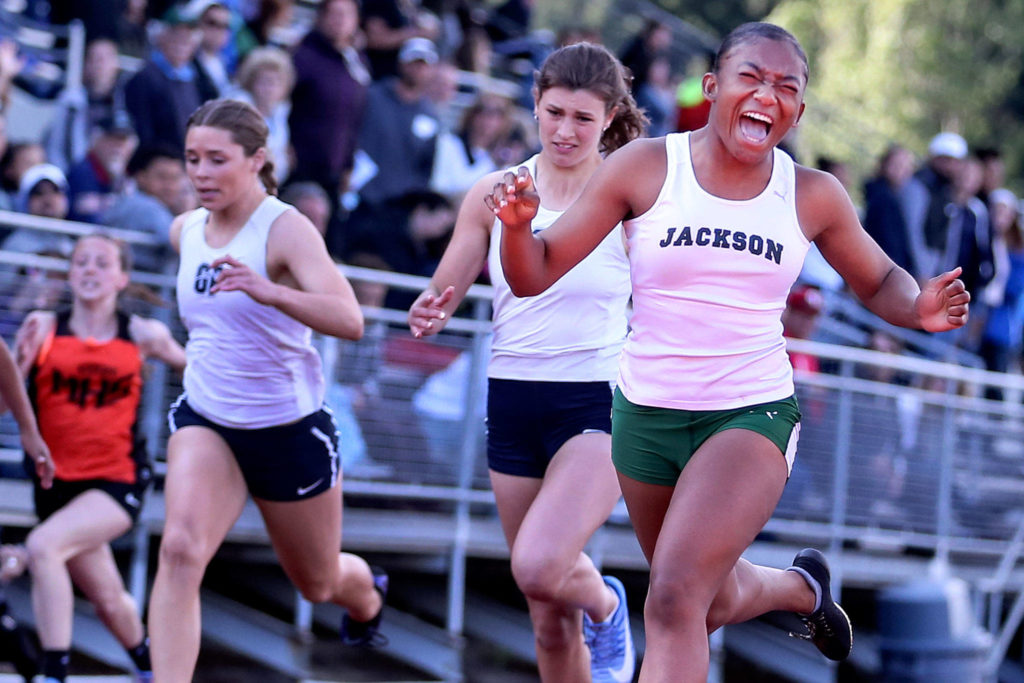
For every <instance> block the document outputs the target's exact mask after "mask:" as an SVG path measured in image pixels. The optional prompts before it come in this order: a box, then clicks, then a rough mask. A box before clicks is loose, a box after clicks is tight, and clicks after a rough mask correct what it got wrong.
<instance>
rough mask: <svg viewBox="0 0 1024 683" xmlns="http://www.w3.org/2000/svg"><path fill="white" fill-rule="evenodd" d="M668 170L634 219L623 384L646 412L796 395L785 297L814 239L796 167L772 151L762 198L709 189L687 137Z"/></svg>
mask: <svg viewBox="0 0 1024 683" xmlns="http://www.w3.org/2000/svg"><path fill="white" fill-rule="evenodd" d="M665 148H666V152H667V154H668V168H667V172H666V175H665V184H664V185H663V186H662V188H661V192H660V193H659V195H658V199H657V200H656V201H655V203H654V206H652V207H651V208H650V210H648V211H647V212H645V213H644V214H643V215H642V216H638V217H636V218H634V219H632V220H628V221H625V222H624V224H623V225H624V227H625V230H626V239H627V243H628V246H629V259H630V264H631V266H632V268H631V272H632V280H633V316H632V318H631V320H630V333H629V337H628V338H627V340H626V346H625V348H624V350H623V353H622V362H621V364H620V368H619V373H620V374H619V387H620V388H621V389H622V392H623V394H624V395H625V397H626V398H627V399H629V400H630V401H632V402H633V403H636V404H638V405H645V406H652V407H659V408H672V409H677V410H726V409H731V408H739V407H742V406H747V405H754V404H757V403H763V402H767V401H775V400H779V399H783V398H787V397H788V396H791V395H792V394H793V392H794V387H793V373H792V368H791V366H790V363H789V357H788V356H787V354H786V342H785V340H784V339H783V336H782V322H781V316H782V311H783V309H784V308H785V305H786V296H787V294H788V293H789V289H790V287H792V285H793V282H794V281H795V280H796V277H797V275H799V273H800V268H801V266H802V265H803V262H804V256H805V255H806V254H807V249H808V247H809V244H810V243H809V242H808V240H807V237H806V236H805V235H804V233H803V231H802V230H801V229H800V224H799V221H798V219H797V213H796V174H795V167H794V164H793V160H792V159H791V158H790V157H789V156H788V155H787V154H786V153H785V152H782V151H781V150H778V149H776V150H774V157H773V165H772V175H771V179H770V180H769V181H768V184H767V186H766V187H765V188H764V191H762V192H761V193H760V194H759V195H757V196H756V197H754V198H753V199H747V200H728V199H722V198H720V197H716V196H714V195H712V194H710V193H708V192H707V191H705V190H704V189H703V188H702V187H701V186H700V184H699V183H698V182H697V178H696V176H695V174H694V170H693V165H692V163H691V160H690V136H689V133H679V134H673V135H669V136H668V137H667V138H666V140H665Z"/></svg>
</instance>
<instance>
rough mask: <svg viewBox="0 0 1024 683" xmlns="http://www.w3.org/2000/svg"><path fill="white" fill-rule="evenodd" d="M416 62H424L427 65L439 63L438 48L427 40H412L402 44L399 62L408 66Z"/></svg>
mask: <svg viewBox="0 0 1024 683" xmlns="http://www.w3.org/2000/svg"><path fill="white" fill-rule="evenodd" d="M416 60H422V61H424V62H426V63H427V64H436V63H437V48H436V47H434V44H433V43H432V42H430V40H428V39H427V38H419V37H417V38H410V39H409V40H407V41H405V42H404V43H402V48H401V49H400V50H399V51H398V62H399V63H400V64H408V63H409V62H415V61H416Z"/></svg>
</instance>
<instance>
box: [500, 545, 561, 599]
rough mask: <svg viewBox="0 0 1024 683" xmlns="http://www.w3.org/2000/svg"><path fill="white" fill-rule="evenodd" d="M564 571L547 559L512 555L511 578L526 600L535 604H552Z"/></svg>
mask: <svg viewBox="0 0 1024 683" xmlns="http://www.w3.org/2000/svg"><path fill="white" fill-rule="evenodd" d="M565 574H566V572H565V570H564V568H563V567H561V566H560V564H559V563H558V562H557V561H556V560H555V559H554V558H549V557H527V556H526V554H525V553H513V554H512V577H513V578H514V579H515V581H516V585H517V586H519V590H521V591H522V592H523V595H525V596H526V597H527V598H529V599H531V600H536V601H537V602H554V601H555V600H556V598H557V596H558V593H559V591H560V590H561V588H562V584H563V582H564V581H565Z"/></svg>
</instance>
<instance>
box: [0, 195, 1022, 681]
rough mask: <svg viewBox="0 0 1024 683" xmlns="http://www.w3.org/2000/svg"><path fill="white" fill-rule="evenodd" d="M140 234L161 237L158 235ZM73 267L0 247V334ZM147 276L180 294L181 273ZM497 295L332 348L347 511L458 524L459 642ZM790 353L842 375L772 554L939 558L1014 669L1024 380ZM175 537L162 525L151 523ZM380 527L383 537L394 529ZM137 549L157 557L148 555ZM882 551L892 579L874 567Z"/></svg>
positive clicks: (391, 313)
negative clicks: (802, 549)
mask: <svg viewBox="0 0 1024 683" xmlns="http://www.w3.org/2000/svg"><path fill="white" fill-rule="evenodd" d="M4 224H6V225H17V226H19V227H26V226H27V227H33V228H37V229H50V230H62V231H64V232H66V233H67V234H70V235H75V234H81V233H82V232H83V231H87V230H92V229H94V228H93V227H91V226H90V227H83V226H82V225H80V224H70V223H63V222H50V221H44V220H40V219H33V218H32V217H27V216H23V215H21V214H10V213H7V212H0V225H4ZM128 237H131V238H132V240H131V241H132V242H133V243H136V244H147V243H148V242H147V239H146V238H145V237H144V236H139V235H128ZM340 267H341V268H342V270H343V272H344V273H345V274H346V276H347V277H348V278H349V279H350V280H352V281H354V282H372V283H376V284H377V285H379V286H383V287H387V288H388V290H389V292H390V295H389V296H392V297H394V298H395V299H399V300H400V299H402V298H403V297H404V298H405V299H407V300H411V298H412V297H413V296H414V295H415V293H417V292H419V291H420V290H421V289H422V288H423V287H424V286H425V284H426V279H425V278H420V277H415V276H408V275H401V274H396V273H385V272H380V271H375V270H370V269H364V268H354V267H348V266H340ZM65 268H66V264H65V263H64V262H63V261H62V260H61V259H53V258H43V257H39V256H35V255H32V254H18V253H14V252H9V251H0V333H2V334H3V335H4V336H5V337H7V338H8V339H9V338H10V335H11V334H12V333H13V330H14V328H15V327H16V325H17V323H18V322H19V321H20V318H21V317H22V316H23V315H24V314H25V313H26V312H27V308H26V306H25V304H26V302H28V303H29V304H31V305H30V306H29V308H31V307H34V306H39V305H44V306H54V305H58V304H59V303H60V302H61V301H62V300H65V299H63V297H64V296H66V293H64V292H63V289H64V285H63V282H62V281H61V280H60V279H59V277H57V275H58V274H59V273H60V272H61V271H62V270H63V269H65ZM133 277H135V279H136V280H137V281H142V280H145V281H146V282H147V283H149V284H150V285H152V286H154V287H156V288H157V290H158V291H159V292H160V294H161V296H162V297H163V298H164V299H166V300H167V301H168V302H170V301H173V284H174V282H173V278H171V277H170V276H167V275H163V274H155V273H138V274H135V275H134V276H133ZM490 295H491V291H490V288H489V287H483V286H474V287H472V288H471V289H470V291H469V293H468V294H467V297H466V303H465V304H464V306H463V307H462V309H461V311H460V313H459V314H458V315H457V316H455V317H453V318H452V319H451V320H450V322H449V323H448V325H447V326H446V328H445V329H444V331H442V332H441V333H440V334H438V335H436V336H434V337H430V338H428V339H423V340H415V339H413V338H412V337H411V335H410V334H409V332H408V329H407V328H406V325H405V317H406V313H405V309H404V307H402V306H399V307H364V309H363V311H364V315H365V318H366V334H365V336H364V338H363V339H362V340H360V341H358V342H351V341H343V340H337V339H320V340H318V341H319V345H320V349H321V353H322V357H323V360H324V367H325V374H326V377H327V379H328V392H327V401H328V403H329V404H330V405H331V407H332V408H333V410H334V412H335V415H336V416H337V418H338V421H339V426H340V430H341V433H342V458H343V465H344V470H345V477H346V479H345V491H346V504H347V505H348V506H349V507H350V508H359V507H360V506H367V505H368V506H369V507H375V508H379V507H381V506H383V507H385V508H387V507H396V508H397V507H404V508H409V509H410V510H411V512H410V514H415V509H416V508H415V506H416V505H418V504H422V505H424V506H429V509H430V510H431V512H432V513H440V518H441V519H445V520H447V522H444V523H445V524H447V525H448V528H449V531H450V538H451V539H452V540H451V542H450V545H449V547H448V548H447V551H446V552H447V564H448V567H449V574H448V577H449V583H448V603H447V614H446V617H445V629H446V630H447V632H448V634H449V635H450V636H451V637H452V638H453V639H457V638H458V636H459V635H460V634H461V632H462V630H463V616H462V615H463V614H464V609H465V568H466V559H467V556H468V555H469V554H470V553H471V552H472V551H471V549H470V546H469V540H468V539H469V536H470V533H469V527H470V525H471V523H472V522H473V521H474V520H475V519H478V518H480V517H483V516H493V499H492V496H491V494H490V491H489V485H488V479H487V473H486V462H485V457H484V450H483V441H484V439H483V421H482V415H483V412H484V404H485V395H484V392H485V390H486V384H485V378H484V374H485V367H486V360H487V356H488V335H489V332H490V322H489V301H490ZM126 305H127V306H129V307H130V308H132V309H133V310H138V311H140V312H144V313H146V314H149V315H154V314H156V315H160V316H161V317H163V318H164V319H165V320H167V321H168V322H169V323H170V324H171V325H172V329H173V330H175V331H176V333H177V334H178V335H182V338H183V330H182V329H181V327H180V325H179V324H178V323H177V317H176V314H175V313H174V310H173V308H172V307H166V308H152V307H148V308H147V305H144V304H142V303H141V302H139V301H128V302H126ZM790 350H791V352H798V353H806V354H810V355H813V356H815V357H816V358H818V359H819V361H820V362H821V364H822V367H825V368H828V369H829V371H828V372H817V373H798V374H797V377H796V382H797V394H798V398H799V400H800V404H801V410H802V413H803V418H802V423H801V429H802V431H801V440H800V450H799V453H798V457H797V461H796V465H795V467H794V470H793V475H792V477H791V479H790V481H789V483H788V485H787V488H786V491H785V493H784V495H783V497H782V499H781V501H780V503H779V505H778V508H777V510H776V513H775V515H774V517H773V518H772V519H771V520H770V521H769V523H768V525H767V526H766V528H765V534H763V535H762V540H759V544H761V546H762V547H763V546H765V545H771V544H781V545H786V544H792V543H800V544H807V543H815V544H819V545H821V546H823V547H828V548H830V549H831V552H832V554H833V556H834V557H835V558H836V559H835V560H834V563H835V564H834V569H835V571H836V577H835V578H836V579H837V580H838V581H843V582H846V583H847V584H849V585H860V586H868V587H880V586H882V585H884V584H885V583H888V582H892V581H894V580H900V579H910V578H912V577H913V576H914V575H915V574H917V573H919V572H920V561H919V560H917V559H914V560H913V561H912V559H911V556H912V557H913V558H919V556H921V555H925V556H927V557H928V558H929V560H930V561H931V562H932V563H935V564H940V565H943V566H946V567H948V568H949V570H950V571H951V572H953V573H954V574H958V575H960V576H963V577H964V578H966V579H968V580H969V581H970V582H971V583H972V584H973V585H974V586H975V588H976V589H977V594H978V596H979V600H978V605H979V613H984V614H985V615H986V616H987V619H988V626H989V628H990V629H992V630H993V631H996V630H999V631H1001V632H1000V633H999V635H1000V638H999V639H998V640H997V648H996V649H995V650H994V654H993V657H994V658H997V659H998V660H1001V659H1002V657H1003V656H1004V655H1005V654H1006V652H1007V651H1008V649H1009V648H1010V639H1011V636H1012V635H1013V634H1014V633H1015V632H1016V630H1017V627H1018V626H1019V622H1020V620H1021V619H1024V603H1019V604H1014V606H1013V609H1012V610H1010V611H1009V612H1008V613H1007V614H1006V615H1003V611H1002V604H1003V601H1004V600H1005V599H1008V598H1009V599H1012V597H1013V596H1015V595H1017V594H1024V563H1022V562H1021V555H1022V553H1024V514H1022V512H1024V509H1022V506H1021V500H1024V495H1022V494H1024V406H1022V402H1021V399H1022V396H1024V378H1022V377H1020V376H1018V375H1011V374H999V373H990V372H986V371H983V370H979V369H977V368H972V367H964V366H961V365H956V364H950V363H942V362H937V361H933V360H928V359H925V358H919V357H913V356H910V355H905V354H904V355H891V354H883V353H878V352H874V351H869V350H865V349H859V348H851V347H846V346H837V345H833V344H824V343H819V342H815V341H802V340H791V342H790ZM154 370H155V374H153V375H152V376H151V377H150V378H149V380H148V384H147V392H146V395H145V397H144V408H143V417H142V419H143V425H144V429H145V433H146V434H147V436H148V438H149V445H150V448H151V450H152V452H153V455H154V456H155V457H157V458H159V457H161V456H162V454H163V448H164V444H165V443H166V436H167V435H166V420H165V419H164V414H165V411H166V408H167V405H168V404H169V403H170V401H171V400H172V399H173V397H174V396H175V395H176V394H177V393H178V391H179V390H180V386H179V384H178V380H177V378H176V377H174V376H173V374H172V373H166V372H165V373H163V374H160V373H159V369H158V368H154ZM986 389H996V390H998V391H999V392H1000V393H1001V395H1002V399H1001V400H992V399H989V398H985V396H986ZM17 445H18V440H17V435H16V432H15V430H14V425H13V422H11V421H10V420H9V419H8V420H4V421H0V447H6V448H7V449H9V451H10V452H13V450H14V449H16V448H17ZM0 506H2V502H0ZM627 525H628V519H626V517H625V516H624V514H621V512H619V513H617V514H614V515H613V517H612V520H611V521H610V522H609V523H608V527H609V528H610V529H624V528H626V527H627ZM159 528H160V524H159V520H155V521H154V523H153V526H152V527H151V528H150V529H149V531H151V532H154V533H157V532H158V531H159ZM380 534H381V538H382V540H383V539H384V538H386V536H387V535H388V529H382V530H381V531H380ZM624 536H628V534H626V535H624ZM603 543H605V545H604V546H603V551H604V554H605V557H606V558H608V559H607V560H606V561H608V562H619V563H621V564H622V566H629V567H631V568H639V567H642V566H644V565H643V559H642V558H641V557H639V556H638V554H637V552H636V551H635V550H627V549H619V552H615V551H616V548H614V547H612V546H610V545H608V544H609V543H611V544H614V543H616V541H614V540H611V541H607V542H604V541H603ZM634 545H635V544H634ZM623 548H625V546H623ZM411 552H415V551H411ZM630 553H632V555H630ZM857 553H863V554H864V556H865V558H866V559H865V561H864V562H859V561H857V557H856V554H857ZM137 556H141V557H140V559H139V561H140V562H145V557H146V553H138V554H137ZM879 556H881V557H884V558H886V559H887V561H888V564H887V567H888V571H885V572H882V571H878V566H877V562H876V563H875V564H871V558H874V557H879ZM623 558H627V559H623ZM844 558H847V560H848V561H844ZM136 571H137V573H136V574H135V576H136V577H138V576H141V577H143V579H144V577H145V576H146V574H147V572H148V569H147V567H145V565H144V564H143V565H142V566H141V567H137V568H136ZM142 583H143V585H144V581H143V582H142ZM1018 602H1019V601H1018ZM998 663H999V661H995V663H994V664H993V666H998Z"/></svg>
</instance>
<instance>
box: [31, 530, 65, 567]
mask: <svg viewBox="0 0 1024 683" xmlns="http://www.w3.org/2000/svg"><path fill="white" fill-rule="evenodd" d="M25 550H27V551H28V561H29V567H30V568H35V567H38V566H40V565H42V564H51V563H54V562H61V563H63V561H64V558H63V554H62V553H61V549H60V545H59V544H58V543H57V539H55V538H52V537H51V535H50V534H49V533H47V530H46V528H45V527H43V526H37V527H36V528H35V529H33V530H32V531H31V532H30V533H29V535H28V537H27V538H26V539H25Z"/></svg>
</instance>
